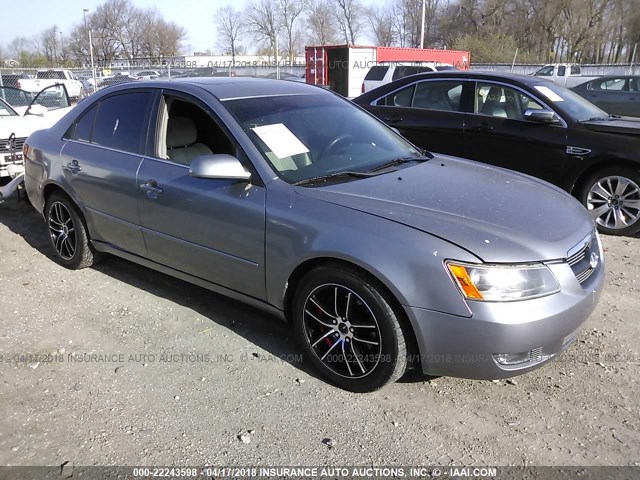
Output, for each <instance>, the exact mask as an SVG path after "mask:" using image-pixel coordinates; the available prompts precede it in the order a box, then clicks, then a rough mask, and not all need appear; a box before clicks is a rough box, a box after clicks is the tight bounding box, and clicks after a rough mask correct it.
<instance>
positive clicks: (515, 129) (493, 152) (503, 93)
mask: <svg viewBox="0 0 640 480" xmlns="http://www.w3.org/2000/svg"><path fill="white" fill-rule="evenodd" d="M527 109H546V110H551V109H550V108H549V107H548V106H546V105H545V104H544V103H543V102H541V101H540V100H538V99H537V98H534V97H533V96H532V95H531V94H529V93H528V92H525V91H524V90H521V89H519V88H517V87H514V86H509V85H506V84H501V83H494V82H489V81H487V82H477V83H476V89H475V101H474V113H471V114H469V115H468V118H467V120H466V125H465V142H464V143H465V147H466V150H465V155H464V156H466V157H468V158H471V159H474V160H478V161H481V162H485V163H489V164H491V165H496V166H499V167H504V168H509V169H512V170H517V171H520V172H524V173H528V174H530V175H533V176H536V177H538V178H542V179H544V180H547V181H550V182H552V183H558V182H560V178H561V176H562V171H563V169H564V164H565V156H566V149H567V128H566V125H565V124H564V123H563V121H562V120H561V121H560V123H558V124H542V123H535V122H532V121H529V120H525V117H524V113H525V112H526V110H527Z"/></svg>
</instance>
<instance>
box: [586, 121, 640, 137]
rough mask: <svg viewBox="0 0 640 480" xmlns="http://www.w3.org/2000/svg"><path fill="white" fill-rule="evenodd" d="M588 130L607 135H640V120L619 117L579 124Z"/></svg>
mask: <svg viewBox="0 0 640 480" xmlns="http://www.w3.org/2000/svg"><path fill="white" fill-rule="evenodd" d="M581 123H582V125H584V126H585V127H586V128H588V129H589V130H593V131H596V132H607V133H626V134H632V135H640V118H636V117H620V118H612V119H606V120H600V121H598V120H594V121H586V122H581Z"/></svg>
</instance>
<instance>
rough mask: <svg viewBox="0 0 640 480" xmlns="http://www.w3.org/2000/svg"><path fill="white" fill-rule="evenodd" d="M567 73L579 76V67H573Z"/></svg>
mask: <svg viewBox="0 0 640 480" xmlns="http://www.w3.org/2000/svg"><path fill="white" fill-rule="evenodd" d="M569 72H570V73H571V75H580V67H579V66H577V65H573V66H572V67H571V69H570V70H569Z"/></svg>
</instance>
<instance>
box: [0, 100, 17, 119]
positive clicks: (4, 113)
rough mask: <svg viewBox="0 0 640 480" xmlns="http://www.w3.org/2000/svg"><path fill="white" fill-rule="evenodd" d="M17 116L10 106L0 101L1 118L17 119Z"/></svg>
mask: <svg viewBox="0 0 640 480" xmlns="http://www.w3.org/2000/svg"><path fill="white" fill-rule="evenodd" d="M17 115H18V114H17V113H16V112H15V111H14V110H13V109H12V108H11V107H10V106H9V105H7V104H6V103H4V101H2V100H0V117H15V116H17Z"/></svg>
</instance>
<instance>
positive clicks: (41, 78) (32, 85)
mask: <svg viewBox="0 0 640 480" xmlns="http://www.w3.org/2000/svg"><path fill="white" fill-rule="evenodd" d="M59 84H63V85H64V86H65V88H66V89H67V92H68V94H69V96H70V97H71V98H80V97H81V96H82V82H80V81H79V80H77V79H76V77H75V76H74V75H73V73H72V72H71V71H69V70H64V69H62V68H54V69H50V70H38V72H37V73H36V78H35V79H31V78H27V79H20V80H18V85H17V87H18V88H19V89H21V90H26V91H27V92H33V93H38V92H40V91H41V90H42V89H43V88H46V87H48V86H50V85H59Z"/></svg>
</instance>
